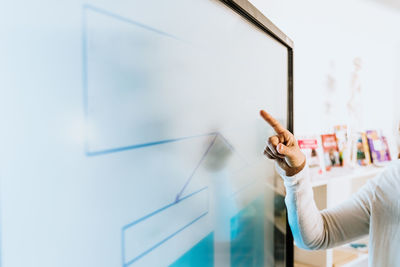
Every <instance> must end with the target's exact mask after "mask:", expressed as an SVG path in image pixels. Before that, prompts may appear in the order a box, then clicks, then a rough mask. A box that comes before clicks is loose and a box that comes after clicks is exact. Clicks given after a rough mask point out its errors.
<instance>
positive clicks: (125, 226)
mask: <svg viewBox="0 0 400 267" xmlns="http://www.w3.org/2000/svg"><path fill="white" fill-rule="evenodd" d="M204 190H208V186H206V187H203V188H201V189H199V190H197V191H195V192H193V193H190V194H189V195H187V196H185V197H182V198H180V199H179V200H178V201H174V202H172V203H170V204H168V205H166V206H164V207H162V208H160V209H158V210H155V211H153V212H151V213H149V214H147V215H145V216H143V217H141V218H139V219H137V220H135V221H133V222H131V223H128V224H126V225H124V226H123V227H122V229H121V246H122V247H121V249H122V255H121V256H122V267H127V266H129V265H131V264H133V263H134V262H135V261H137V260H139V259H140V258H142V257H143V256H145V255H147V254H148V253H150V252H151V251H153V250H154V249H156V248H157V247H159V246H160V245H162V244H163V243H165V242H166V241H168V240H169V239H171V238H172V237H174V236H176V235H177V234H178V233H180V232H182V231H183V230H185V229H186V228H187V227H189V226H190V225H192V224H194V223H195V222H197V221H198V220H200V219H201V218H203V217H204V216H205V215H207V214H208V212H209V211H206V212H204V213H202V214H201V215H200V216H199V217H197V218H195V219H194V220H193V221H191V222H189V223H188V224H186V225H185V226H183V227H182V228H180V229H178V230H177V231H176V232H174V233H172V234H171V235H169V236H167V237H166V238H164V239H163V240H161V241H160V242H158V243H156V244H155V245H154V246H152V247H151V248H149V249H147V250H145V251H144V252H143V253H141V254H140V255H138V256H136V257H135V258H133V259H131V260H129V261H128V262H126V259H125V258H126V255H125V249H126V248H125V231H126V230H128V229H129V228H131V227H133V226H134V225H136V224H138V223H140V222H142V221H144V220H146V219H148V218H150V217H152V216H154V215H156V214H157V213H159V212H161V211H164V210H166V209H167V208H170V207H172V206H174V205H176V204H178V203H180V202H181V201H184V200H186V199H188V198H190V197H192V196H194V195H196V194H197V193H200V192H202V191H204ZM207 209H209V195H208V197H207Z"/></svg>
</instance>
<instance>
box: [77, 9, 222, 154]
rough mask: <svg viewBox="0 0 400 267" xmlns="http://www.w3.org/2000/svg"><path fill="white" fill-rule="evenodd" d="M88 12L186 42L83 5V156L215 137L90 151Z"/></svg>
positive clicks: (166, 140) (205, 134)
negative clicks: (84, 126) (84, 127)
mask: <svg viewBox="0 0 400 267" xmlns="http://www.w3.org/2000/svg"><path fill="white" fill-rule="evenodd" d="M88 12H92V13H95V14H99V15H102V16H105V17H107V18H111V19H114V20H116V21H119V22H123V23H127V24H129V25H133V26H135V27H138V28H141V29H144V30H146V31H149V32H152V33H154V34H156V35H161V36H164V37H167V38H171V39H174V40H177V41H179V42H183V43H186V41H184V40H181V39H179V38H178V37H177V36H174V35H172V34H169V33H166V32H164V31H162V30H159V29H156V28H154V27H151V26H148V25H145V24H143V23H140V22H138V21H135V20H132V19H129V18H126V17H123V16H120V15H118V14H115V13H113V12H110V11H108V10H105V9H102V8H99V7H95V6H92V5H89V4H85V5H83V15H82V69H83V73H82V84H83V102H84V116H85V125H86V129H85V135H86V136H85V154H86V155H87V156H89V157H91V156H99V155H104V154H109V153H116V152H121V151H126V150H132V149H137V148H143V147H147V146H154V145H160V144H164V143H170V142H177V141H181V140H185V139H190V138H196V137H202V136H212V135H215V134H216V133H215V132H203V133H200V134H195V135H189V136H180V137H177V138H166V139H160V140H154V141H150V142H139V143H134V144H131V145H122V146H117V147H111V148H101V149H91V148H90V138H89V136H88V131H89V126H88V125H89V121H90V120H89V117H90V106H89V102H90V95H89V83H90V79H89V73H90V71H89V67H90V66H89V52H90V49H89V43H90V42H89V20H88V16H89V15H88V14H89V13H88Z"/></svg>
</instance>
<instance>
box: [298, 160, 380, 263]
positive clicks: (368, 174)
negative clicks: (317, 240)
mask: <svg viewBox="0 0 400 267" xmlns="http://www.w3.org/2000/svg"><path fill="white" fill-rule="evenodd" d="M383 170H384V168H382V167H376V166H368V167H357V168H349V167H342V168H333V169H332V170H331V171H329V172H327V173H324V174H318V173H317V172H316V171H311V181H312V186H313V191H314V199H315V202H316V204H317V207H318V208H319V209H320V210H322V209H326V208H330V207H333V206H336V205H338V204H340V203H341V202H343V201H344V200H346V199H348V198H349V197H350V196H351V195H352V194H353V193H355V192H356V191H357V190H358V189H359V188H360V187H361V186H363V185H364V184H365V183H366V182H367V181H368V180H369V179H371V178H373V177H375V176H377V175H379V174H380V173H381V172H382V171H383ZM294 251H295V257H294V258H295V263H296V264H295V266H299V267H301V266H310V267H313V266H314V267H338V266H341V267H362V266H368V253H366V252H360V251H359V250H357V249H352V248H350V247H348V246H345V247H339V248H335V249H328V250H320V251H306V250H302V249H299V248H297V247H296V246H295V249H294Z"/></svg>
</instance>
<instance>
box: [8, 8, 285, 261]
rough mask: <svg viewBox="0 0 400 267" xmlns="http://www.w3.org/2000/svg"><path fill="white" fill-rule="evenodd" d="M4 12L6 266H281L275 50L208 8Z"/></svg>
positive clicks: (281, 67) (236, 19) (240, 21)
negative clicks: (271, 153)
mask: <svg viewBox="0 0 400 267" xmlns="http://www.w3.org/2000/svg"><path fill="white" fill-rule="evenodd" d="M0 12H1V14H0V17H1V23H0V25H1V26H0V30H1V33H2V36H3V37H5V38H4V39H2V42H1V43H0V48H1V51H0V57H1V58H2V62H1V63H0V64H1V65H0V78H1V79H0V88H1V89H0V90H1V95H2V97H1V100H0V101H1V103H0V104H1V107H0V109H1V110H0V111H1V115H0V116H1V117H0V118H1V124H2V126H3V127H2V129H3V130H2V131H1V133H0V140H1V153H0V154H1V156H0V157H1V158H0V159H1V163H0V166H1V201H0V218H1V219H0V229H1V235H0V240H1V251H0V255H1V266H5V267H11V266H40V267H50V266H51V267H53V266H104V267H106V266H107V267H108V266H122V267H128V266H168V265H172V266H189V265H190V266H227V265H231V266H259V265H265V266H276V265H277V264H278V263H277V262H276V256H275V257H274V252H276V251H275V250H276V249H277V248H276V242H277V236H276V235H277V233H276V232H277V231H276V226H275V225H274V219H273V218H274V216H276V214H277V203H276V202H277V201H280V203H282V201H283V200H282V198H280V197H281V196H280V195H279V194H277V192H278V191H279V188H278V186H277V183H279V179H278V178H277V175H276V173H275V171H274V166H273V164H272V163H271V162H269V161H266V160H265V159H264V158H263V155H262V151H263V148H264V145H265V140H266V138H267V137H268V136H269V135H270V134H272V132H271V131H270V130H269V129H268V127H267V126H266V125H265V123H264V122H263V121H262V120H261V119H260V118H259V116H258V111H259V110H260V109H263V108H264V109H267V110H268V111H269V112H270V113H272V114H273V115H274V116H275V117H276V118H278V119H279V120H280V121H281V122H282V123H283V124H284V125H286V124H288V121H287V118H288V108H289V107H288V98H289V96H288V88H289V84H288V80H289V79H288V69H289V67H290V66H289V65H288V64H289V62H290V61H289V55H288V48H287V47H286V46H285V45H283V44H282V42H278V41H277V40H276V38H273V37H271V36H270V35H268V34H267V33H265V32H264V31H262V30H261V29H260V28H258V27H256V26H254V25H253V24H252V23H251V22H249V21H248V20H246V19H244V18H243V17H242V16H240V15H239V14H237V13H236V12H235V11H233V10H232V9H231V8H229V7H227V6H226V5H225V4H223V3H222V2H220V1H215V0H170V1H162V0H148V1H138V0H132V1H122V0H114V1H110V0H90V1H85V2H84V1H79V0H73V1H62V2H61V1H58V2H57V3H53V2H51V1H45V0H39V1H35V2H34V3H31V1H7V2H6V3H5V5H4V8H3V7H2V10H1V11H0ZM3 22H4V23H3ZM278 206H279V205H278ZM281 212H283V211H281ZM282 214H283V215H282V216H285V215H284V213H282ZM271 218H272V219H271ZM281 246H284V244H282V245H281ZM275 254H276V253H275Z"/></svg>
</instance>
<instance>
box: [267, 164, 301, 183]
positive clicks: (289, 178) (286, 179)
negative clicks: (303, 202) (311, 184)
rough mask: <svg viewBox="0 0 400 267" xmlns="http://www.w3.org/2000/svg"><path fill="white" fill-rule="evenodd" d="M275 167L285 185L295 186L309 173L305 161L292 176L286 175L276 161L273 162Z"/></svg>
mask: <svg viewBox="0 0 400 267" xmlns="http://www.w3.org/2000/svg"><path fill="white" fill-rule="evenodd" d="M275 169H276V171H277V172H278V174H279V175H280V176H281V177H282V179H283V181H284V183H285V186H297V185H298V184H299V182H300V181H301V180H303V179H305V178H306V177H307V176H308V173H309V170H308V165H307V162H306V164H305V166H304V168H303V169H302V170H301V171H300V172H298V173H297V174H295V175H293V176H287V175H286V172H285V171H284V170H283V169H282V168H281V167H280V166H279V165H278V163H276V162H275Z"/></svg>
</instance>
